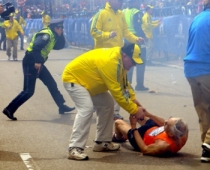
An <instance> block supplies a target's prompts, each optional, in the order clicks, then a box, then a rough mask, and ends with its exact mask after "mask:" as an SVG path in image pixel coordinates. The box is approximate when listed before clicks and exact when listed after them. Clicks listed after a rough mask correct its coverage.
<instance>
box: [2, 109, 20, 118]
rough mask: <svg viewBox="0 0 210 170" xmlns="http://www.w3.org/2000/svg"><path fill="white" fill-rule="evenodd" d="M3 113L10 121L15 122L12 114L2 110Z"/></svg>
mask: <svg viewBox="0 0 210 170" xmlns="http://www.w3.org/2000/svg"><path fill="white" fill-rule="evenodd" d="M3 113H4V114H5V115H6V116H7V117H8V118H9V119H11V120H17V118H16V117H14V116H13V114H12V113H10V112H9V110H7V109H4V110H3Z"/></svg>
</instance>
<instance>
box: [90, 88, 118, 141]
mask: <svg viewBox="0 0 210 170" xmlns="http://www.w3.org/2000/svg"><path fill="white" fill-rule="evenodd" d="M92 101H93V105H94V107H95V109H96V114H97V116H98V118H97V133H96V138H95V141H111V139H112V129H113V123H114V120H113V114H114V111H113V110H114V100H113V98H112V96H111V95H110V93H108V92H105V93H102V94H98V95H95V96H92Z"/></svg>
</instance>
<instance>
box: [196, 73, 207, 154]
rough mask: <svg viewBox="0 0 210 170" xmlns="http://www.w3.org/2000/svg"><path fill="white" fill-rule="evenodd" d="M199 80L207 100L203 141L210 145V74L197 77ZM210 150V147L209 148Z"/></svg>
mask: <svg viewBox="0 0 210 170" xmlns="http://www.w3.org/2000/svg"><path fill="white" fill-rule="evenodd" d="M196 79H197V81H198V82H200V87H201V91H202V93H203V98H204V100H205V106H206V107H207V108H206V110H207V111H206V112H205V113H206V114H205V115H204V118H203V119H205V121H204V124H205V128H204V130H203V131H204V134H203V139H204V140H203V142H204V143H207V144H209V145H210V84H209V80H210V75H205V76H200V77H197V78H196ZM209 150H210V148H209Z"/></svg>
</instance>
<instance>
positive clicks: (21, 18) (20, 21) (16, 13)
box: [15, 10, 26, 50]
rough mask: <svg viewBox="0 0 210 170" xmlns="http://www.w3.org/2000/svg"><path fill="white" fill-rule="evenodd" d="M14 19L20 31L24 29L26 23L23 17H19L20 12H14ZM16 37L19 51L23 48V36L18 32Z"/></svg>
mask: <svg viewBox="0 0 210 170" xmlns="http://www.w3.org/2000/svg"><path fill="white" fill-rule="evenodd" d="M15 19H16V20H17V22H18V23H19V24H20V26H21V27H22V29H24V28H25V27H26V22H25V20H24V19H23V17H22V16H21V15H20V12H19V11H18V10H15ZM18 36H19V37H20V50H24V48H23V45H24V36H23V35H22V34H21V33H20V32H18Z"/></svg>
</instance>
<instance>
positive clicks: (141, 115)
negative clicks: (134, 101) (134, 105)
mask: <svg viewBox="0 0 210 170" xmlns="http://www.w3.org/2000/svg"><path fill="white" fill-rule="evenodd" d="M144 110H145V108H143V107H138V111H137V112H136V114H135V115H134V116H135V117H136V119H137V120H144Z"/></svg>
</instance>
